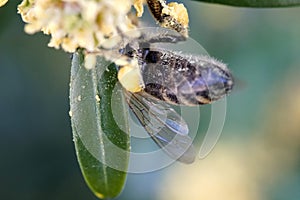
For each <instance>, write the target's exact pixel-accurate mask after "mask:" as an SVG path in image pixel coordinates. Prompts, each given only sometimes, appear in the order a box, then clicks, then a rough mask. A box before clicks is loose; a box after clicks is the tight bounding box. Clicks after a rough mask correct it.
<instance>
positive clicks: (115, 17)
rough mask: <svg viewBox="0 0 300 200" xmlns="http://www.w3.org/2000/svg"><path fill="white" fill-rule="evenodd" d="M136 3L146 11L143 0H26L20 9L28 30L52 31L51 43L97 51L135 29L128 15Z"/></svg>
mask: <svg viewBox="0 0 300 200" xmlns="http://www.w3.org/2000/svg"><path fill="white" fill-rule="evenodd" d="M132 6H134V7H135V8H136V9H137V11H138V13H137V14H138V15H141V14H142V12H143V10H142V7H143V0H23V2H22V3H21V4H20V5H19V6H18V12H19V13H20V14H21V16H22V19H23V21H25V22H26V23H27V24H26V26H25V31H26V32H27V33H29V34H33V33H35V32H38V31H43V32H44V33H45V34H50V35H51V41H50V42H49V44H48V46H50V47H55V48H60V47H61V48H63V49H64V50H65V51H67V52H74V51H75V50H76V49H77V48H84V49H86V50H87V51H90V52H93V51H96V50H97V48H98V47H99V46H100V45H101V44H102V43H105V42H106V41H107V40H109V38H112V37H114V36H117V35H119V33H120V32H121V33H123V32H124V33H125V32H127V31H130V30H134V29H135V25H134V24H133V23H132V20H131V19H130V18H129V17H128V13H130V10H131V8H132Z"/></svg>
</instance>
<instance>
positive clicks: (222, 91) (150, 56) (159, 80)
mask: <svg viewBox="0 0 300 200" xmlns="http://www.w3.org/2000/svg"><path fill="white" fill-rule="evenodd" d="M183 40H185V38H184V37H183V36H182V35H180V34H177V33H176V34H175V33H170V32H164V33H159V34H158V35H155V36H154V35H151V34H150V37H148V36H147V34H143V35H142V36H141V38H139V40H138V41H132V42H130V43H128V44H126V46H125V47H124V48H122V49H121V50H120V53H121V54H122V55H123V56H126V57H127V58H129V59H128V60H129V62H128V63H126V64H123V65H120V66H119V67H118V68H119V69H118V70H119V71H118V79H119V81H120V83H121V85H122V86H123V88H124V92H125V96H126V99H127V102H128V104H129V107H130V108H131V110H132V111H133V113H134V114H135V115H136V117H137V118H138V120H139V121H140V123H141V124H142V126H143V127H144V128H145V130H146V131H147V132H148V134H149V135H150V136H151V138H152V139H153V140H154V141H155V143H156V144H157V145H158V146H159V147H161V148H162V149H163V150H164V151H165V152H166V153H167V154H168V155H169V156H170V157H171V158H173V159H175V160H178V161H181V162H183V163H192V162H193V161H194V159H195V150H194V147H193V145H192V139H191V138H190V137H189V135H188V132H189V130H188V125H187V124H186V122H185V121H184V120H183V119H182V118H181V116H180V115H179V114H178V113H177V112H176V111H175V110H174V109H173V108H171V107H170V105H169V104H174V105H187V106H197V105H202V104H209V103H212V102H213V101H216V100H218V99H220V98H222V97H224V96H225V95H227V94H228V93H229V92H230V91H231V90H232V87H233V77H232V75H231V73H230V72H229V70H228V68H227V66H226V65H225V64H223V63H221V62H219V61H217V60H215V59H213V58H211V57H209V56H203V55H189V54H183V53H181V52H175V51H171V50H168V49H161V48H154V47H152V45H151V44H154V43H177V42H179V41H183Z"/></svg>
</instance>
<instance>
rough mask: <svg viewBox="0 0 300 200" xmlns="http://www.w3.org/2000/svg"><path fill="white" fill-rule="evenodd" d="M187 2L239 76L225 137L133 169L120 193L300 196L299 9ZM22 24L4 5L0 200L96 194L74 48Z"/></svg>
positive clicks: (203, 35) (12, 6)
mask: <svg viewBox="0 0 300 200" xmlns="http://www.w3.org/2000/svg"><path fill="white" fill-rule="evenodd" d="M185 5H186V7H187V8H188V11H189V15H190V36H191V37H192V38H193V39H195V40H196V41H198V42H199V43H200V44H201V45H203V46H204V47H205V48H206V50H207V51H208V52H209V53H210V55H212V56H214V57H216V58H218V59H220V60H222V61H224V62H225V63H228V65H229V68H230V69H231V71H232V73H233V74H234V76H235V77H236V78H237V79H238V81H237V87H236V90H235V91H234V92H233V93H232V94H231V95H230V96H229V97H228V98H227V103H228V107H227V117H226V122H225V126H224V129H223V133H222V136H221V138H220V141H219V143H218V144H217V146H216V148H215V149H214V151H213V152H212V153H211V154H210V155H209V156H208V157H207V158H206V159H204V160H197V161H196V163H195V164H193V165H189V166H186V165H182V164H180V163H175V164H174V165H172V166H170V167H168V168H165V169H163V170H160V171H156V172H152V173H146V174H129V175H128V178H127V183H126V186H125V188H124V191H123V192H122V194H121V195H120V196H119V197H118V198H117V199H131V200H134V199H149V200H152V199H158V200H159V199H183V198H184V199H210V200H211V199H230V200H233V199H243V200H245V199H252V200H253V199H255V200H258V199H270V200H279V199H289V200H291V199H295V200H296V199H300V190H299V188H300V160H299V150H300V78H299V77H300V23H299V22H300V7H295V8H283V9H279V8H276V9H251V8H250V9H249V8H233V7H228V6H220V5H213V4H203V3H199V2H193V1H186V2H185ZM144 20H149V21H150V22H151V20H152V19H151V17H150V15H149V13H148V11H147V10H146V13H145V16H144ZM23 27H24V24H23V23H22V21H21V19H20V16H19V15H17V13H16V2H14V1H10V2H9V3H8V4H7V5H6V6H4V7H2V8H0V91H1V92H0V160H1V161H0V195H1V199H11V200H15V199H23V200H27V199H28V200H35V199H51V200H52V199H56V200H62V199H64V200H65V199H78V200H81V199H96V198H95V197H94V196H93V194H92V193H91V192H90V190H89V189H88V187H87V186H86V184H85V182H84V180H83V178H82V175H81V172H80V169H79V166H78V164H77V160H76V156H75V152H74V146H73V142H72V133H71V128H70V120H69V116H68V111H69V104H68V101H69V99H68V92H69V91H68V87H69V74H70V62H71V58H70V55H69V54H66V53H64V52H62V51H58V50H54V49H51V48H47V43H48V41H49V37H47V36H44V35H42V34H41V33H38V34H35V35H34V36H30V35H27V34H25V33H24V31H23ZM205 109H207V108H203V112H204V117H203V119H202V118H201V120H203V121H201V124H204V125H203V126H201V127H200V129H201V130H199V136H197V137H198V138H197V141H198V142H199V143H200V142H201V138H203V135H202V133H203V132H205V128H207V125H205V124H206V122H207V121H208V120H209V117H210V116H209V112H207V114H205V113H206V110H205ZM208 110H209V109H208ZM191 120H193V119H192V117H191V119H187V121H188V122H189V121H191Z"/></svg>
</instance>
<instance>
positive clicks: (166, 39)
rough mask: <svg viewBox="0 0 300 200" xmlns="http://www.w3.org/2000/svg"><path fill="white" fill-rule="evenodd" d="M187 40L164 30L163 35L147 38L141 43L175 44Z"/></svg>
mask: <svg viewBox="0 0 300 200" xmlns="http://www.w3.org/2000/svg"><path fill="white" fill-rule="evenodd" d="M186 39H187V38H186V37H185V36H183V35H181V34H179V33H177V32H175V31H171V30H166V31H165V32H163V33H158V34H153V35H149V36H147V38H145V39H144V41H143V43H150V44H151V43H177V42H182V41H185V40H186Z"/></svg>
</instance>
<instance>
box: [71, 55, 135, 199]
mask: <svg viewBox="0 0 300 200" xmlns="http://www.w3.org/2000/svg"><path fill="white" fill-rule="evenodd" d="M70 107H71V109H70V116H71V124H72V130H73V138H74V143H75V148H76V154H77V158H78V161H79V165H80V168H81V171H82V174H83V176H84V178H85V181H86V183H87V184H88V186H89V187H90V189H91V190H92V191H93V192H94V194H95V195H96V196H97V197H99V198H112V197H116V196H117V195H118V194H119V193H120V192H121V191H122V188H123V186H124V184H125V180H126V175H127V173H126V171H127V168H128V162H129V152H130V150H129V139H130V138H129V134H128V132H129V128H128V116H127V107H126V104H125V100H124V98H123V93H122V89H121V86H120V85H119V83H118V82H117V70H116V67H115V65H114V64H109V63H107V62H106V61H105V60H104V59H103V58H101V57H99V56H98V58H97V64H96V67H95V68H93V69H90V70H87V69H86V68H85V67H84V55H83V53H82V52H81V51H78V52H76V53H74V55H73V60H72V68H71V81H70Z"/></svg>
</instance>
